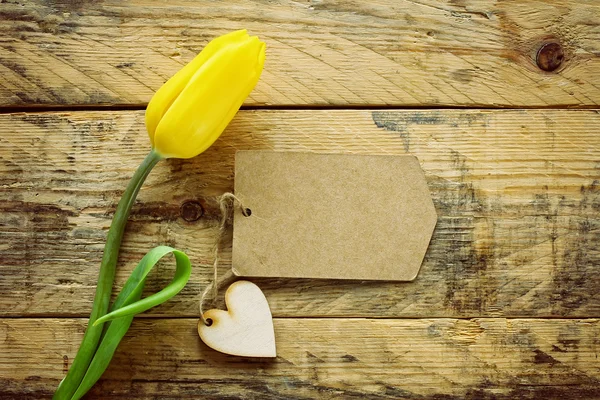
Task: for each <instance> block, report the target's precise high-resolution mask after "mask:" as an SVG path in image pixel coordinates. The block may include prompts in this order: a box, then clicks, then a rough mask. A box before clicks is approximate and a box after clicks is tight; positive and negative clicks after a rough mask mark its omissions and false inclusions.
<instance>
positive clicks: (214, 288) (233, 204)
mask: <svg viewBox="0 0 600 400" xmlns="http://www.w3.org/2000/svg"><path fill="white" fill-rule="evenodd" d="M218 200H219V209H220V210H221V220H220V221H219V231H218V233H217V239H216V241H215V244H214V246H213V281H212V282H211V283H210V284H209V285H207V286H206V288H205V289H204V291H203V292H202V296H201V297H200V319H201V320H202V322H203V323H204V325H206V326H210V325H211V323H212V322H211V321H208V320H207V319H206V318H204V302H205V301H206V300H207V299H208V297H209V294H211V295H210V297H211V303H214V302H215V300H216V299H217V295H218V294H219V289H220V288H222V287H223V286H224V285H225V284H227V283H230V282H232V281H233V280H235V278H236V276H235V275H234V274H233V271H232V270H231V269H230V270H229V271H227V273H225V274H224V275H223V276H222V277H221V279H220V280H219V276H218V267H219V251H220V250H221V241H222V240H223V237H224V236H225V234H226V233H227V225H228V224H229V223H230V220H231V217H232V216H233V212H234V210H235V209H236V208H237V209H239V210H240V211H241V213H242V215H243V216H245V217H249V216H250V214H251V210H250V209H249V208H246V207H244V205H243V204H242V202H241V200H240V199H238V198H237V197H236V196H235V195H234V194H233V193H229V192H227V193H223V194H222V195H221V196H219V197H218Z"/></svg>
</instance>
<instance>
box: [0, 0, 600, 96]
mask: <svg viewBox="0 0 600 400" xmlns="http://www.w3.org/2000/svg"><path fill="white" fill-rule="evenodd" d="M0 16H1V18H0V74H1V75H2V80H0V106H5V107H6V106H31V105H97V104H127V105H142V104H145V103H147V102H148V100H149V99H150V97H151V96H152V94H153V93H154V92H155V91H156V90H157V89H158V88H159V87H160V86H161V85H162V83H163V82H165V80H166V79H168V77H169V76H171V75H172V74H174V73H175V72H176V71H177V70H178V69H179V68H181V66H182V65H183V64H184V63H186V62H187V61H189V60H190V59H192V57H193V56H194V55H195V54H196V53H197V52H198V51H200V49H202V48H203V46H204V45H205V44H206V43H207V42H208V41H209V40H210V39H211V38H213V37H215V36H217V35H220V34H223V33H224V32H226V31H229V30H233V29H239V28H247V29H249V31H250V32H251V33H253V34H257V35H259V36H260V37H261V38H262V39H264V40H265V41H266V42H267V45H268V56H267V63H266V66H265V72H264V73H263V77H262V79H261V82H260V83H259V85H258V87H257V88H256V89H255V91H254V92H253V93H252V95H251V96H250V98H249V100H248V101H247V104H248V105H342V106H346V105H411V106H439V105H446V106H491V107H496V106H509V107H514V106H524V107H546V106H575V107H578V106H594V105H598V104H600V87H599V86H598V83H597V82H599V81H600V58H599V57H598V54H600V30H598V26H599V25H600V4H599V3H598V2H597V1H595V0H586V1H576V0H569V1H559V0H551V1H545V0H543V1H542V0H536V1H527V2H522V1H519V0H512V1H502V2H497V1H491V0H472V1H471V0H448V1H441V0H404V1H393V0H377V1H365V2H347V1H307V2H297V1H269V2H266V1H259V2H256V1H248V0H235V1H228V2H226V3H218V4H215V3H214V2H212V1H208V0H202V1H198V0H175V1H169V2H162V1H149V0H133V1H132V0H129V1H120V0H106V1H102V2H93V1H84V2H73V1H62V0H61V1H49V0H6V1H3V2H2V3H0ZM548 42H556V43H559V44H560V45H561V46H562V48H563V49H564V53H565V58H564V61H563V63H562V65H561V66H560V67H559V68H558V69H557V70H556V71H554V72H545V71H543V70H541V69H540V68H539V67H538V66H537V65H536V54H537V51H538V49H540V48H541V47H542V46H543V45H544V44H545V43H548Z"/></svg>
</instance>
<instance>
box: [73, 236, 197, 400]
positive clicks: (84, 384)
mask: <svg viewBox="0 0 600 400" xmlns="http://www.w3.org/2000/svg"><path fill="white" fill-rule="evenodd" d="M169 253H173V255H174V256H175V262H176V269H175V276H174V277H173V280H172V281H171V283H169V285H167V287H165V288H164V289H163V290H161V291H160V292H158V293H155V294H153V295H151V296H148V297H146V298H144V299H141V300H140V298H141V296H142V291H143V289H144V285H145V283H146V277H147V276H148V274H149V273H150V271H151V270H152V268H153V267H154V266H155V265H156V263H157V262H158V261H159V260H160V259H161V258H162V257H164V256H165V255H167V254H169ZM191 272H192V266H191V263H190V260H189V258H188V257H187V255H186V254H185V253H183V252H181V251H179V250H176V249H173V248H171V247H168V246H159V247H156V248H154V249H152V250H150V251H149V252H148V254H146V255H145V256H144V258H142V260H141V261H140V263H139V264H138V265H137V267H135V269H134V270H133V272H132V273H131V276H130V277H129V279H128V280H127V282H126V283H125V286H123V289H122V290H121V292H120V293H119V295H118V296H117V298H116V300H115V302H114V304H113V307H112V310H113V311H112V312H110V313H109V314H106V315H104V316H103V317H101V318H99V319H97V320H96V321H95V322H94V325H98V324H101V323H104V322H108V321H112V322H110V323H109V324H108V328H107V329H106V330H105V332H104V335H103V337H102V341H101V342H100V345H99V346H98V349H97V350H96V353H95V354H94V357H93V359H92V361H91V363H90V365H89V367H88V369H87V372H86V373H85V376H84V377H83V380H82V381H81V384H80V385H79V387H78V388H77V391H76V392H75V394H73V396H72V397H71V400H77V399H80V398H81V397H82V396H83V395H84V394H85V393H86V392H87V391H88V390H90V389H91V387H92V386H93V385H94V384H95V383H96V382H97V381H98V379H100V377H101V376H102V374H103V373H104V371H105V370H106V368H108V365H109V364H110V360H111V359H112V357H113V355H114V353H115V351H116V349H117V346H118V345H119V343H120V342H121V339H123V336H125V334H126V333H127V330H128V329H129V326H130V325H131V322H132V321H133V316H134V315H135V314H139V313H141V312H144V311H146V310H148V309H150V308H152V307H154V306H157V305H159V304H162V303H164V302H165V301H167V300H169V299H170V298H171V297H173V296H175V295H176V294H177V293H179V291H181V289H183V287H184V286H185V285H186V283H187V281H188V280H189V278H190V275H191Z"/></svg>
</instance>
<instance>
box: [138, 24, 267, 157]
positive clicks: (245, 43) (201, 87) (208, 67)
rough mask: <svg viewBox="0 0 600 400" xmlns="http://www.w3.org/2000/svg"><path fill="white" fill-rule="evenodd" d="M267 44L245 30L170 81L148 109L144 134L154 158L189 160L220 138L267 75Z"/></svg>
mask: <svg viewBox="0 0 600 400" xmlns="http://www.w3.org/2000/svg"><path fill="white" fill-rule="evenodd" d="M264 62H265V43H264V42H261V41H260V40H259V39H258V37H256V36H248V33H247V32H246V30H240V31H235V32H231V33H228V34H226V35H223V36H220V37H218V38H216V39H214V40H212V41H211V42H210V43H209V44H208V45H207V46H206V47H205V48H204V49H203V50H202V51H201V52H200V54H198V55H197V56H196V57H195V58H194V59H193V60H192V61H191V62H190V63H189V64H187V65H186V66H185V67H183V68H182V69H181V70H180V71H179V72H177V73H176V74H175V75H174V76H173V77H172V78H171V79H169V80H168V81H167V82H166V83H165V84H164V85H163V86H162V87H161V88H160V89H159V90H158V91H157V92H156V94H155V95H154V97H152V100H150V103H149V104H148V108H147V109H146V128H147V129H148V134H149V136H150V142H151V143H152V147H153V149H154V151H155V152H156V153H158V154H159V155H160V156H162V157H164V158H171V157H175V158H191V157H195V156H197V155H198V154H200V153H202V152H203V151H204V150H206V149H207V148H208V147H210V145H212V144H213V143H214V141H215V140H217V138H218V137H219V136H220V135H221V133H222V132H223V130H224V129H225V127H226V126H227V125H228V124H229V122H230V121H231V120H232V119H233V117H234V115H235V114H236V113H237V111H238V110H239V108H240V107H241V105H242V103H243V102H244V100H245V99H246V97H248V95H249V94H250V92H251V91H252V89H254V86H256V83H257V82H258V79H259V78H260V74H261V72H262V69H263V65H264Z"/></svg>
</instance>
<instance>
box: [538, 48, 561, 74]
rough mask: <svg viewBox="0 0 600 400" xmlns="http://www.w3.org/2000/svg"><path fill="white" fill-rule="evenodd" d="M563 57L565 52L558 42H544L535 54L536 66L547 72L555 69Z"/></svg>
mask: <svg viewBox="0 0 600 400" xmlns="http://www.w3.org/2000/svg"><path fill="white" fill-rule="evenodd" d="M564 59H565V52H564V50H563V48H562V46H561V45H560V43H556V42H551V43H545V44H544V45H542V47H540V49H539V50H538V52H537V56H536V63H537V65H538V67H539V68H540V69H541V70H543V71H547V72H552V71H554V70H556V69H557V68H558V67H560V65H561V64H562V62H563V60H564Z"/></svg>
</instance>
